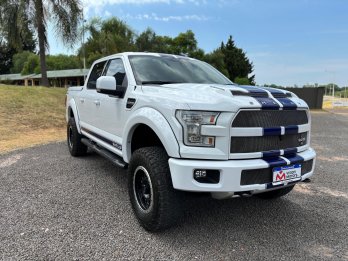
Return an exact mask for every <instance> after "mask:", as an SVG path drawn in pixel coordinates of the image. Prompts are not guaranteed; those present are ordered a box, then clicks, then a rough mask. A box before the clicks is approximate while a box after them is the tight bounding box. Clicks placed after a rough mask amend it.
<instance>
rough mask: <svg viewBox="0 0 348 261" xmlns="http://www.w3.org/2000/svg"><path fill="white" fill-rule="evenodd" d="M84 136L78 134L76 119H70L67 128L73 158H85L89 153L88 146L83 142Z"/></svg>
mask: <svg viewBox="0 0 348 261" xmlns="http://www.w3.org/2000/svg"><path fill="white" fill-rule="evenodd" d="M82 137H83V136H82V135H81V134H80V133H79V132H78V130H77V127H76V122H75V119H74V118H70V119H69V122H68V126H67V141H68V148H69V152H70V154H71V155H72V156H74V157H78V156H83V155H85V154H86V153H87V146H86V145H85V144H83V143H82V142H81V138H82Z"/></svg>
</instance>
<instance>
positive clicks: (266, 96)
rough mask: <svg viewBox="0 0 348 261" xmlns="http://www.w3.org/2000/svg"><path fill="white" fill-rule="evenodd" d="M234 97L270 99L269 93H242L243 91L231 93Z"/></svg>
mask: <svg viewBox="0 0 348 261" xmlns="http://www.w3.org/2000/svg"><path fill="white" fill-rule="evenodd" d="M231 92H232V95H233V96H249V97H257V98H268V97H269V96H268V93H267V92H242V91H231Z"/></svg>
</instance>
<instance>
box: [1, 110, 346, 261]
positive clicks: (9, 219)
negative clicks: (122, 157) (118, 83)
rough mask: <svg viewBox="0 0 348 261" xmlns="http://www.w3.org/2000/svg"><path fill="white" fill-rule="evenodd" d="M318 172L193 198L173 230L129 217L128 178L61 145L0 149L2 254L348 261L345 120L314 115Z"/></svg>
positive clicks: (9, 257) (18, 256)
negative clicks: (268, 196)
mask: <svg viewBox="0 0 348 261" xmlns="http://www.w3.org/2000/svg"><path fill="white" fill-rule="evenodd" d="M312 120H313V135H312V145H313V147H314V148H315V149H316V150H317V152H318V154H319V157H318V161H317V163H318V164H317V168H316V176H315V177H314V178H313V182H312V183H309V184H301V185H298V186H297V188H296V190H295V191H293V192H292V193H290V194H289V195H288V196H286V197H284V198H283V199H280V200H276V201H263V200H260V199H257V198H241V199H232V200H224V201H215V200H212V199H209V198H196V199H191V201H190V202H189V206H190V207H189V208H188V210H187V212H186V214H185V216H184V218H183V220H182V223H181V225H179V226H178V227H175V228H172V229H170V230H167V231H165V232H163V233H158V234H150V233H148V232H146V231H144V230H143V229H142V228H141V227H140V226H139V225H138V223H137V221H136V220H135V218H134V216H133V214H132V211H131V207H130V204H129V202H128V195H127V188H126V175H125V172H124V171H123V170H120V169H117V168H115V167H113V166H112V165H111V164H110V163H109V162H107V161H106V160H104V159H103V158H101V157H99V156H97V155H94V154H91V155H89V156H87V157H83V158H78V159H76V158H72V157H70V156H69V153H68V151H67V148H66V146H65V144H64V143H56V144H49V145H44V146H39V147H35V148H30V149H25V150H20V151H15V152H12V153H9V154H5V155H2V156H0V259H3V260H12V259H13V260H17V259H32V260H33V259H34V260H52V259H60V260H62V259H69V260H72V259H96V260H100V259H105V260H110V259H131V260H134V259H138V260H139V259H146V260H149V259H157V260H165V259H169V260H173V259H175V260H185V259H186V260H194V259H197V260H226V259H231V260H232V259H233V260H272V259H273V260H348V242H347V240H348V231H347V230H348V217H347V216H348V204H347V203H348V176H347V169H348V146H347V141H348V131H347V130H348V117H347V116H344V115H343V116H342V115H335V114H330V113H323V112H314V113H313V118H312Z"/></svg>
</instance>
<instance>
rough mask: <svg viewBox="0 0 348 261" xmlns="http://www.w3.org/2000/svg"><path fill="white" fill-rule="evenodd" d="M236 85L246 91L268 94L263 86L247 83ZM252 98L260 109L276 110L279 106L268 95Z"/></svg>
mask: <svg viewBox="0 0 348 261" xmlns="http://www.w3.org/2000/svg"><path fill="white" fill-rule="evenodd" d="M238 87H240V88H242V89H244V90H246V91H248V92H249V93H253V94H265V95H267V96H268V92H267V91H266V90H264V89H263V88H259V87H255V86H249V85H238ZM253 98H254V99H255V100H257V101H258V103H259V104H260V105H261V108H262V109H268V110H278V109H279V108H280V106H279V104H278V103H277V102H276V101H275V100H274V99H273V98H270V97H253Z"/></svg>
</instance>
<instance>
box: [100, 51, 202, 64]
mask: <svg viewBox="0 0 348 261" xmlns="http://www.w3.org/2000/svg"><path fill="white" fill-rule="evenodd" d="M130 55H147V56H158V57H161V56H172V57H180V58H187V59H190V60H196V59H194V58H191V57H188V56H186V55H183V54H182V55H181V54H169V53H152V52H123V53H116V54H111V55H109V56H105V57H102V58H100V59H98V60H96V61H95V63H98V62H101V61H105V60H110V59H114V58H119V57H120V56H123V57H125V56H126V57H127V56H130Z"/></svg>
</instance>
